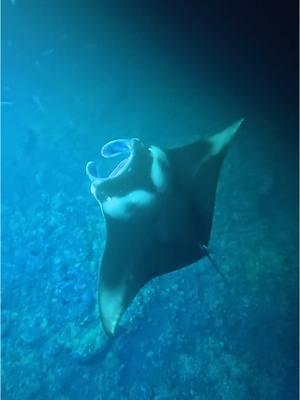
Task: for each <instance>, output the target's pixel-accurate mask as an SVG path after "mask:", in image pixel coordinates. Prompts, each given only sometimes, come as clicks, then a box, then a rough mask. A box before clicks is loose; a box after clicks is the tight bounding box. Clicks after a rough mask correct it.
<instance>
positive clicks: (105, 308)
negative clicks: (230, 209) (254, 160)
mask: <svg viewBox="0 0 300 400" xmlns="http://www.w3.org/2000/svg"><path fill="white" fill-rule="evenodd" d="M242 122H243V119H240V120H239V121H237V122H235V123H234V124H232V125H231V126H229V127H228V128H226V129H225V130H223V131H221V132H219V133H217V134H215V135H213V136H211V137H209V138H208V139H200V140H197V141H196V142H194V143H191V144H187V145H185V146H182V147H178V148H173V149H165V148H162V147H159V146H155V145H151V146H147V145H145V144H144V143H143V142H142V141H141V140H139V139H137V138H132V139H117V140H112V141H110V142H108V143H106V144H105V145H104V146H103V147H102V150H101V155H102V156H103V157H105V158H110V157H117V156H119V157H120V158H121V159H122V160H121V162H119V163H118V165H117V166H116V167H115V168H114V169H113V171H112V172H111V173H110V174H109V175H108V176H106V177H100V176H99V174H98V173H97V168H96V164H95V163H93V162H91V161H90V162H89V163H88V164H87V166H86V173H87V175H88V177H89V179H90V180H91V192H92V194H93V195H94V197H95V198H96V200H97V202H98V203H99V205H100V208H101V210H102V214H103V216H104V219H105V225H106V243H105V248H104V253H103V256H102V259H101V263H100V264H101V265H100V272H99V299H98V300H99V310H100V318H101V321H102V326H103V328H104V331H105V332H106V333H107V334H108V335H110V336H113V335H114V333H115V331H116V328H117V326H118V323H119V321H120V319H121V317H122V315H123V314H124V312H125V311H126V309H127V308H128V307H129V305H130V304H131V302H132V301H133V299H134V297H135V296H136V295H137V293H138V292H139V291H140V290H141V288H142V287H143V286H144V285H145V284H146V283H147V282H149V281H150V280H151V279H153V278H154V277H157V276H159V275H162V274H166V273H168V272H171V271H175V270H177V269H180V268H183V267H185V266H188V265H190V264H192V263H194V262H196V261H197V260H200V259H201V258H203V257H205V256H209V254H208V252H207V246H208V242H209V239H210V233H211V227H212V221H213V213H214V206H215V197H216V188H217V183H218V179H219V175H220V170H221V166H222V163H223V160H224V157H225V155H226V153H227V151H228V148H229V146H230V144H231V142H232V140H233V138H234V135H235V133H236V132H237V130H238V129H239V127H240V125H241V123H242Z"/></svg>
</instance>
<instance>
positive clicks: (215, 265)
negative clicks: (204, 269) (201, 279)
mask: <svg viewBox="0 0 300 400" xmlns="http://www.w3.org/2000/svg"><path fill="white" fill-rule="evenodd" d="M201 250H202V251H203V253H204V254H205V256H206V257H207V258H208V259H209V261H210V262H211V264H212V266H213V267H214V268H215V270H216V271H217V273H218V274H219V275H220V277H221V278H222V279H223V281H224V282H225V283H226V284H228V280H227V278H226V277H225V275H224V274H223V272H222V271H221V270H220V269H219V268H218V266H217V264H216V263H215V261H214V260H213V259H212V257H211V255H210V254H209V251H208V248H207V246H205V245H204V244H203V245H202V246H201Z"/></svg>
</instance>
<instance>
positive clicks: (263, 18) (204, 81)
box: [1, 0, 299, 400]
mask: <svg viewBox="0 0 300 400" xmlns="http://www.w3.org/2000/svg"><path fill="white" fill-rule="evenodd" d="M240 3H241V4H239V3H238V2H236V3H234V2H228V3H226V5H225V3H224V4H223V3H222V2H213V1H212V2H209V3H208V2H207V4H204V3H203V2H200V1H198V2H197V1H192V0H190V1H185V2H183V1H179V0H175V1H172V2H171V1H151V2H150V1H147V0H146V1H130V0H129V1H123V2H122V1H114V0H112V1H104V0H103V1H100V0H99V1H94V0H86V1H83V0H74V1H72V2H71V1H67V0H62V1H60V2H55V1H43V0H39V1H38V0H28V1H26V2H25V1H21V0H11V1H7V0H4V1H3V2H2V85H1V93H2V99H1V110H2V123H1V126H2V174H1V177H2V250H1V251H2V313H1V328H2V329H1V337H2V385H1V386H2V396H3V399H5V400H21V399H22V400H29V399H30V400H31V399H41V400H47V399H51V400H52V399H55V400H81V399H87V400H100V399H101V400H104V399H105V400H115V399H120V400H126V399H130V400H131V399H138V400H146V399H149V400H150V399H153V400H154V399H155V400H169V399H182V400H185V399H197V400H206V399H208V400H210V399H211V400H248V399H263V400H281V399H286V400H296V399H298V313H299V302H298V299H299V298H298V279H299V277H298V5H297V2H294V1H288V2H285V3H284V4H281V5H276V3H273V2H271V1H270V2H268V1H261V2H259V3H257V4H256V3H254V2H240ZM241 117H245V118H246V119H245V122H244V123H243V125H242V127H241V128H240V130H239V132H238V133H237V136H236V138H235V140H234V143H233V145H232V147H231V149H230V151H229V153H228V155H227V157H226V159H225V162H224V165H223V168H222V173H221V177H220V180H219V185H218V191H217V199H216V207H215V218H214V224H213V231H212V236H211V241H210V247H211V250H212V252H213V257H214V259H215V260H216V262H217V264H218V266H219V268H220V269H221V270H222V271H223V272H224V274H225V275H226V276H227V278H228V280H229V285H224V283H223V282H222V280H221V279H220V277H219V276H218V275H217V274H216V273H215V271H214V270H213V269H212V268H211V265H210V263H209V261H207V260H206V259H203V260H201V261H199V262H197V263H196V264H194V265H193V266H190V267H187V268H184V269H180V270H179V271H176V272H174V273H171V274H168V275H164V276H161V277H159V278H156V279H154V280H153V281H151V282H150V283H149V284H147V285H146V286H145V287H144V288H143V290H141V291H140V293H139V294H138V296H137V297H136V298H135V300H134V302H133V303H132V304H131V306H130V307H129V309H128V310H127V311H126V313H125V314H124V316H123V318H122V320H121V323H120V326H119V327H118V330H117V333H116V336H115V337H114V338H108V337H106V336H105V334H104V332H103V330H102V327H101V325H100V323H99V317H98V309H97V278H98V266H99V259H100V257H101V254H102V251H103V246H104V243H105V226H104V221H103V219H102V217H101V214H100V210H99V206H98V205H97V203H96V201H95V199H94V198H93V197H92V196H91V193H90V183H89V181H88V178H87V177H86V174H85V165H86V163H87V161H89V160H98V162H99V165H100V167H101V168H103V171H105V172H107V171H106V168H107V164H105V163H103V165H102V164H101V159H100V149H101V147H102V145H103V144H105V143H106V142H107V141H109V140H112V139H116V138H130V137H139V138H141V139H142V140H143V141H144V142H145V143H148V144H152V143H153V144H156V145H160V146H169V147H176V146H179V145H183V144H186V143H190V142H192V141H193V140H196V139H198V138H200V137H208V136H209V135H211V134H213V133H216V132H217V131H220V130H222V129H224V128H225V127H227V126H228V125H230V124H231V123H232V122H234V121H236V120H238V119H239V118H241ZM121 245H122V244H121V243H120V246H121ZM124 263H126V260H124Z"/></svg>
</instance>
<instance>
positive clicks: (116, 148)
mask: <svg viewBox="0 0 300 400" xmlns="http://www.w3.org/2000/svg"><path fill="white" fill-rule="evenodd" d="M133 140H134V139H117V140H112V141H110V142H108V143H106V144H105V145H104V146H103V147H102V149H101V155H102V157H104V158H111V157H117V156H120V155H122V156H124V157H125V158H123V160H122V161H120V162H119V163H118V165H117V166H116V167H115V168H114V169H113V170H112V171H111V173H110V174H109V175H108V176H104V177H100V176H98V173H97V168H96V165H95V163H94V162H92V161H90V162H88V163H87V165H86V173H87V176H88V177H89V178H90V180H91V182H92V183H101V182H102V181H105V180H107V179H111V178H115V177H117V176H118V175H121V174H122V173H123V172H124V171H125V170H126V169H127V167H128V165H129V164H130V162H131V159H132V156H133Z"/></svg>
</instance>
